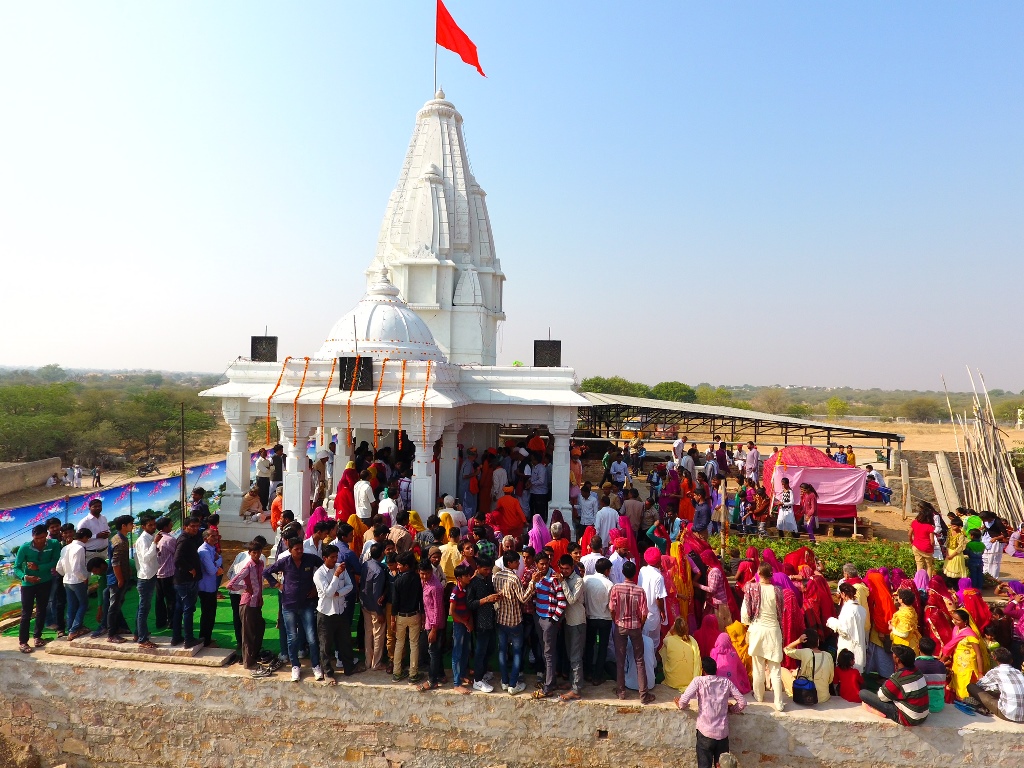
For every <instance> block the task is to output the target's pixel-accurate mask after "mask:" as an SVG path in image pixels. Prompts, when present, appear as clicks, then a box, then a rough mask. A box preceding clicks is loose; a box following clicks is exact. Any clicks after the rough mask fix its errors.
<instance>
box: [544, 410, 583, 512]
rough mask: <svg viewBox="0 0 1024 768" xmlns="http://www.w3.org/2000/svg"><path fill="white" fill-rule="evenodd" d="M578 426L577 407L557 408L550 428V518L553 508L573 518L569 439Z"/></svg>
mask: <svg viewBox="0 0 1024 768" xmlns="http://www.w3.org/2000/svg"><path fill="white" fill-rule="evenodd" d="M575 427H576V409H575V408H555V409H554V418H553V419H552V422H551V424H549V425H548V429H549V430H550V431H551V440H552V444H553V445H552V448H553V450H552V455H551V501H549V502H548V519H551V512H552V510H555V509H558V510H561V512H562V517H563V518H565V519H566V520H569V521H571V520H572V506H571V505H570V504H569V439H570V438H571V437H572V433H573V429H574V428H575Z"/></svg>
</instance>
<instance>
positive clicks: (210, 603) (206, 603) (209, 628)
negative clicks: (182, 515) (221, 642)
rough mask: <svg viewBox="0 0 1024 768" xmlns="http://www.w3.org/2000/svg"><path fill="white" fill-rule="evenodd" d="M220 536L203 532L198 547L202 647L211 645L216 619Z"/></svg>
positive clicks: (220, 572) (220, 568) (219, 573)
mask: <svg viewBox="0 0 1024 768" xmlns="http://www.w3.org/2000/svg"><path fill="white" fill-rule="evenodd" d="M219 542H220V534H219V533H218V532H217V531H215V530H213V529H212V528H207V529H206V530H205V531H203V543H202V544H200V545H199V551H198V554H199V563H200V565H201V566H202V569H203V572H202V576H201V577H200V578H199V608H200V610H201V613H200V615H199V637H198V640H199V642H200V643H202V644H203V646H204V647H207V646H209V645H210V644H211V643H213V625H214V622H215V621H216V619H217V577H218V576H220V575H221V574H222V573H224V567H223V566H224V559H223V558H222V557H221V556H220V555H218V554H217V544H218V543H219Z"/></svg>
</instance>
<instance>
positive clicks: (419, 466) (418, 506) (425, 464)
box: [411, 429, 444, 520]
mask: <svg viewBox="0 0 1024 768" xmlns="http://www.w3.org/2000/svg"><path fill="white" fill-rule="evenodd" d="M440 436H441V432H440V430H433V429H430V430H427V444H426V446H421V445H417V446H416V458H415V460H414V461H413V464H412V489H411V498H412V508H413V509H415V510H416V511H417V512H419V513H420V518H421V519H423V520H426V519H427V517H428V516H429V515H432V514H433V513H434V511H435V507H436V506H437V498H436V496H435V490H434V480H435V477H434V453H433V451H432V450H431V446H433V445H434V443H435V442H437V439H438V437H440ZM441 466H442V467H444V463H443V462H442V464H441Z"/></svg>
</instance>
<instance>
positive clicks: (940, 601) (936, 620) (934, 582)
mask: <svg viewBox="0 0 1024 768" xmlns="http://www.w3.org/2000/svg"><path fill="white" fill-rule="evenodd" d="M950 605H956V597H955V596H954V595H953V593H952V592H950V591H949V587H947V586H946V580H945V579H944V578H943V577H942V576H941V575H940V574H938V573H937V574H935V575H934V576H932V578H931V580H930V581H929V582H928V599H927V600H926V601H925V604H924V626H925V629H926V630H927V633H928V635H929V636H930V637H931V638H932V640H934V641H935V643H936V645H938V646H939V648H942V647H943V646H945V645H946V644H947V643H948V642H949V641H950V640H951V639H952V637H953V617H952V615H951V614H950Z"/></svg>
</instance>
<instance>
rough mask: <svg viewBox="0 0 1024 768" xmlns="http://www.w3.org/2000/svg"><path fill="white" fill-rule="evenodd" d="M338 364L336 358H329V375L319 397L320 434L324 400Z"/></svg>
mask: <svg viewBox="0 0 1024 768" xmlns="http://www.w3.org/2000/svg"><path fill="white" fill-rule="evenodd" d="M337 366H338V358H336V357H332V358H331V375H330V376H328V377H327V386H326V387H324V394H323V397H321V398H320V434H321V436H322V435H323V433H324V400H326V399H327V393H328V392H330V391H331V383H332V382H333V381H334V369H335V368H337ZM328 442H330V441H328Z"/></svg>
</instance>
